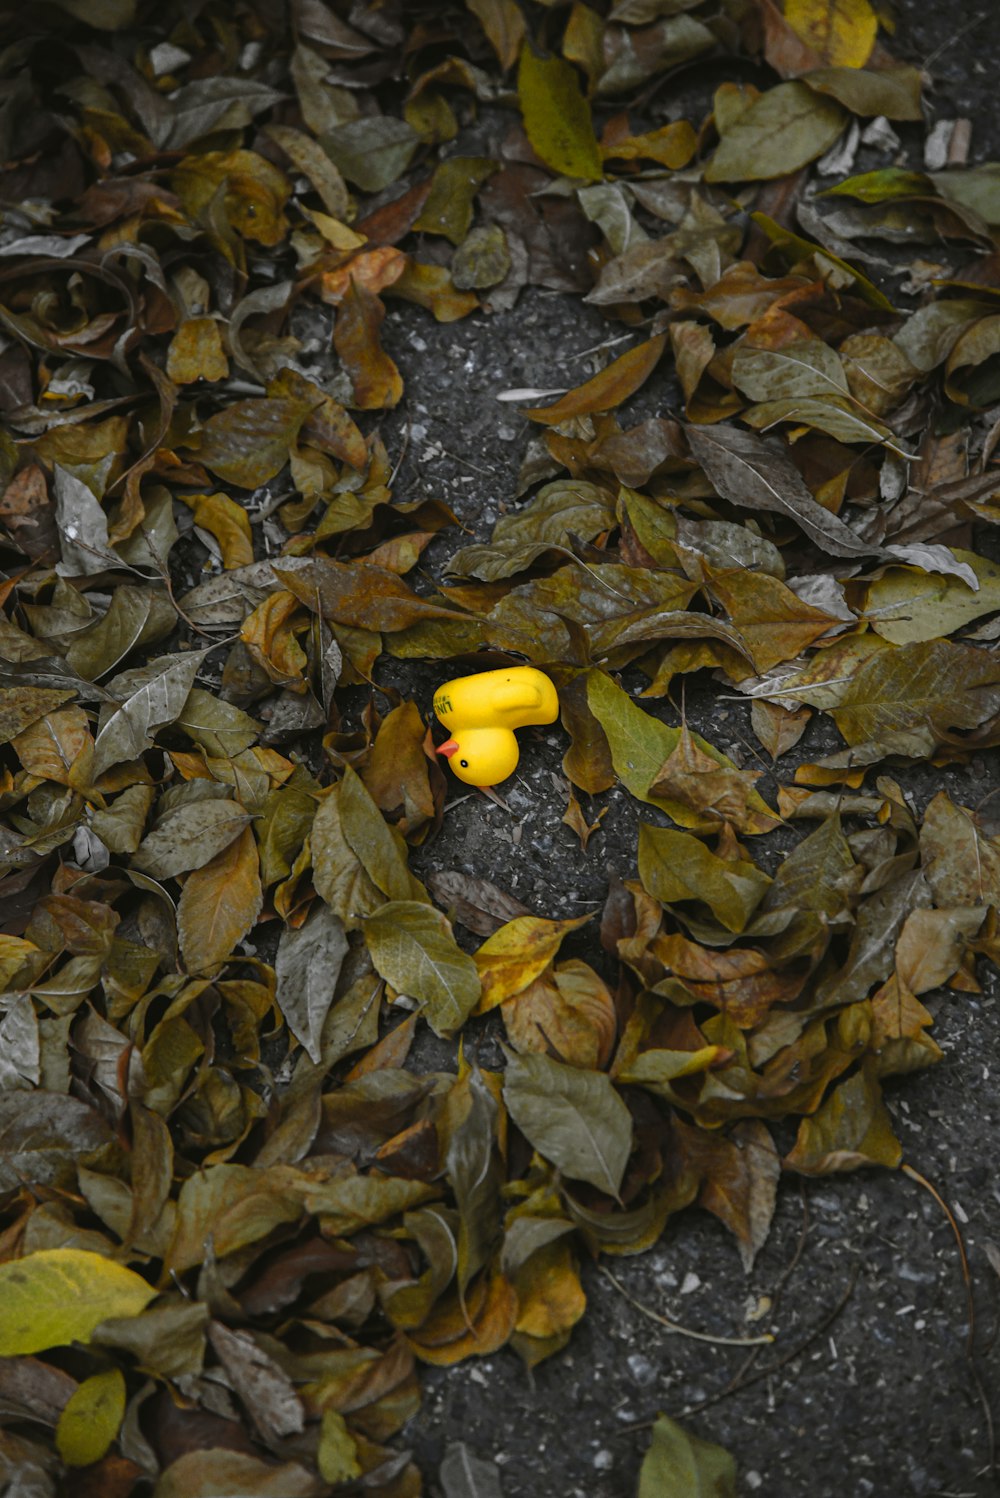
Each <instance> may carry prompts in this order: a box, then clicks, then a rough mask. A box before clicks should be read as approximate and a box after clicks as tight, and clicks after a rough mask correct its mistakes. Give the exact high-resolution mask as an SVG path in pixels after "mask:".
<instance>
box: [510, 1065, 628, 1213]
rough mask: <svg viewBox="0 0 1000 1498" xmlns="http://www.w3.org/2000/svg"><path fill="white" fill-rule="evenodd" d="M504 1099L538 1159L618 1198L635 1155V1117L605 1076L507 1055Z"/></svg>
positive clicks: (599, 1073) (571, 1067)
mask: <svg viewBox="0 0 1000 1498" xmlns="http://www.w3.org/2000/svg"><path fill="white" fill-rule="evenodd" d="M503 1096H504V1102H505V1103H506V1104H507V1107H508V1109H509V1110H510V1115H511V1117H512V1118H513V1120H514V1122H515V1123H516V1124H517V1126H518V1128H519V1129H520V1130H521V1133H522V1134H523V1135H524V1137H525V1138H526V1139H527V1141H528V1143H529V1144H530V1145H532V1147H533V1148H534V1149H536V1150H537V1151H538V1152H539V1154H540V1155H544V1156H545V1158H546V1159H547V1160H551V1162H552V1164H553V1165H555V1166H556V1167H557V1168H558V1169H559V1170H561V1171H562V1173H563V1175H566V1176H569V1177H570V1179H571V1180H574V1181H587V1182H589V1184H590V1185H591V1186H596V1187H597V1189H598V1190H599V1191H603V1192H605V1193H606V1194H607V1195H608V1196H613V1197H617V1196H618V1192H619V1190H620V1189H621V1183H622V1176H623V1175H624V1174H625V1166H626V1165H627V1164H628V1157H629V1155H630V1154H631V1152H632V1117H631V1114H630V1113H629V1111H628V1109H627V1108H626V1106H625V1104H624V1103H623V1102H622V1100H621V1098H620V1097H619V1095H618V1093H617V1092H616V1091H615V1089H614V1087H613V1086H612V1083H611V1079H610V1078H609V1077H608V1076H606V1075H605V1073H604V1072H596V1071H582V1070H580V1069H579V1068H578V1067H575V1066H564V1065H563V1063H562V1062H561V1061H552V1060H551V1059H550V1058H549V1057H548V1056H543V1055H541V1054H537V1053H532V1054H528V1055H524V1056H517V1055H514V1054H512V1053H508V1056H507V1070H506V1073H505V1074H504V1086H503Z"/></svg>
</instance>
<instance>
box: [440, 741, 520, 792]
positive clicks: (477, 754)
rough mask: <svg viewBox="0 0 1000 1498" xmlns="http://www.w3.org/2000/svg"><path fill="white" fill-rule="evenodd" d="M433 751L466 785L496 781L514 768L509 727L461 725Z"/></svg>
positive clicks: (514, 749) (513, 743)
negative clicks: (443, 759) (435, 751)
mask: <svg viewBox="0 0 1000 1498" xmlns="http://www.w3.org/2000/svg"><path fill="white" fill-rule="evenodd" d="M437 752H438V754H443V755H444V756H445V758H446V759H447V761H448V763H449V765H450V766H451V768H452V770H453V771H454V772H455V774H456V775H457V776H458V778H459V780H464V781H465V783H466V785H480V786H482V785H497V784H498V782H499V781H501V780H506V779H507V776H508V775H513V773H514V771H515V769H516V768H517V760H518V747H517V739H516V738H515V737H514V735H513V734H512V733H511V731H510V729H509V728H464V729H461V730H460V731H459V732H458V733H456V734H454V735H453V736H452V738H450V739H448V741H447V743H444V744H441V745H439V746H438V751H437Z"/></svg>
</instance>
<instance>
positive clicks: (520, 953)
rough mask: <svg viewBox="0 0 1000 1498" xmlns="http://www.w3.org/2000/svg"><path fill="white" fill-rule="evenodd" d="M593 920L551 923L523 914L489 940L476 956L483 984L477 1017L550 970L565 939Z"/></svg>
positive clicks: (586, 916) (538, 917)
mask: <svg viewBox="0 0 1000 1498" xmlns="http://www.w3.org/2000/svg"><path fill="white" fill-rule="evenodd" d="M589 920H590V916H588V915H581V916H577V917H576V918H575V919H572V920H566V921H547V920H544V919H543V918H542V917H541V916H533V915H519V916H516V917H515V919H514V920H512V921H508V922H507V924H506V925H505V926H501V927H500V930H499V931H495V932H494V933H493V935H492V936H489V937H487V939H486V940H485V941H484V942H483V944H482V946H481V947H480V948H479V951H478V952H476V953H475V961H476V967H477V968H478V969H479V977H480V980H481V982H482V985H483V997H482V999H481V1000H480V1003H479V1008H478V1009H477V1010H476V1013H477V1014H485V1013H486V1012H487V1010H490V1009H495V1008H496V1006H497V1004H502V1003H503V1001H504V999H509V998H512V997H513V996H514V994H516V993H521V992H522V991H523V990H524V989H525V988H527V986H528V984H529V983H534V981H535V979H536V978H538V977H540V976H541V974H542V973H543V972H544V971H545V969H546V968H547V967H548V965H549V963H550V962H551V961H552V959H553V957H554V956H555V955H556V953H557V952H558V950H559V946H560V943H561V942H562V939H563V937H564V936H565V935H566V934H567V932H569V931H576V930H577V929H578V928H579V927H580V926H583V925H585V924H586V923H587V921H589Z"/></svg>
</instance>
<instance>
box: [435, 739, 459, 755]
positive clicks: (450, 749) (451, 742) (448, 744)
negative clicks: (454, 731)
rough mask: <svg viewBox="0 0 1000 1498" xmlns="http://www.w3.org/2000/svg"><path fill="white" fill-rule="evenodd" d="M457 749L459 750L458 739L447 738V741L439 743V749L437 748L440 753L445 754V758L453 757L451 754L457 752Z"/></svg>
mask: <svg viewBox="0 0 1000 1498" xmlns="http://www.w3.org/2000/svg"><path fill="white" fill-rule="evenodd" d="M457 751H458V740H457V739H447V740H446V741H445V743H443V744H439V745H438V749H437V752H438V754H443V755H444V757H445V759H451V756H452V755H453V754H455V753H457Z"/></svg>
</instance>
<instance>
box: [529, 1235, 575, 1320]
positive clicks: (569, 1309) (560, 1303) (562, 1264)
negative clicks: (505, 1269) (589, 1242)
mask: <svg viewBox="0 0 1000 1498" xmlns="http://www.w3.org/2000/svg"><path fill="white" fill-rule="evenodd" d="M514 1286H515V1289H516V1290H517V1299H518V1313H517V1323H516V1330H517V1331H519V1332H523V1333H525V1334H526V1335H527V1336H529V1337H557V1336H559V1335H560V1333H562V1332H567V1331H569V1329H570V1327H572V1326H575V1325H576V1323H577V1322H578V1321H579V1319H580V1317H581V1316H582V1315H583V1313H584V1311H585V1310H586V1309H587V1297H586V1295H585V1294H584V1292H583V1286H582V1285H581V1284H580V1276H579V1274H578V1272H577V1268H576V1264H575V1263H574V1261H573V1255H572V1253H571V1252H570V1248H569V1244H568V1243H566V1242H565V1240H564V1239H559V1241H558V1242H556V1243H549V1244H546V1246H545V1247H544V1248H541V1249H539V1251H538V1253H536V1254H532V1256H531V1258H530V1259H529V1260H528V1262H527V1263H526V1264H525V1265H524V1266H523V1267H522V1268H521V1269H520V1270H519V1271H518V1273H517V1276H516V1278H515V1281H514Z"/></svg>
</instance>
